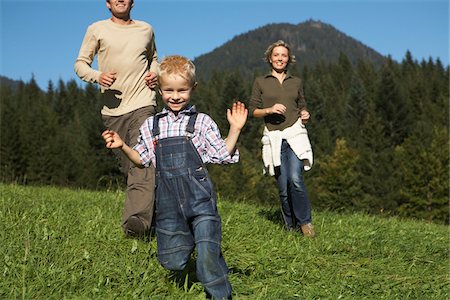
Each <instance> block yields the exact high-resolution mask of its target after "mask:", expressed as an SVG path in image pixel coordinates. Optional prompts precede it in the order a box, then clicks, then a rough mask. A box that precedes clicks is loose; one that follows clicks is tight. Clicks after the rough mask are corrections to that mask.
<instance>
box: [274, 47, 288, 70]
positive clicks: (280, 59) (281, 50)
mask: <svg viewBox="0 0 450 300" xmlns="http://www.w3.org/2000/svg"><path fill="white" fill-rule="evenodd" d="M288 61H289V50H288V49H287V48H286V47H283V46H278V47H275V48H273V50H272V55H271V56H270V63H271V64H272V69H274V70H275V71H277V72H283V71H284V70H286V68H287V65H288Z"/></svg>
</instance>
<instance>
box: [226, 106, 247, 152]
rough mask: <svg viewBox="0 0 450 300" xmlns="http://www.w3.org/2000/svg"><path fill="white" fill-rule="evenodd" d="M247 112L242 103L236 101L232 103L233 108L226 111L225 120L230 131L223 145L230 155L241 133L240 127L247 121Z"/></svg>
mask: <svg viewBox="0 0 450 300" xmlns="http://www.w3.org/2000/svg"><path fill="white" fill-rule="evenodd" d="M247 115H248V110H247V109H246V108H245V105H244V103H242V102H240V101H238V102H237V103H233V107H232V108H231V110H230V109H227V119H228V122H229V123H230V130H229V132H228V136H227V138H226V139H225V145H226V146H227V150H228V153H230V154H232V153H233V152H234V150H235V148H236V143H237V140H238V138H239V134H240V133H241V129H242V127H244V125H245V122H246V121H247Z"/></svg>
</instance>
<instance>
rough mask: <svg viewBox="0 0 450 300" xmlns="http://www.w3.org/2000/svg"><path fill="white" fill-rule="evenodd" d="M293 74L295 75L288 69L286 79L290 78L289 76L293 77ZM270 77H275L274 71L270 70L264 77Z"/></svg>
mask: <svg viewBox="0 0 450 300" xmlns="http://www.w3.org/2000/svg"><path fill="white" fill-rule="evenodd" d="M292 76H293V75H292V73H291V72H290V71H286V78H285V79H288V78H289V77H292ZM269 77H273V78H275V76H273V75H272V71H270V72H269V73H267V74H266V75H265V76H264V78H269Z"/></svg>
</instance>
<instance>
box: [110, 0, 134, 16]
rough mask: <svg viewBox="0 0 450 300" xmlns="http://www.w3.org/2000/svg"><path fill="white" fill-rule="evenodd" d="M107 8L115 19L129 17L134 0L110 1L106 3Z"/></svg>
mask: <svg viewBox="0 0 450 300" xmlns="http://www.w3.org/2000/svg"><path fill="white" fill-rule="evenodd" d="M106 7H108V9H109V10H110V11H111V13H112V15H113V16H114V17H117V18H123V17H128V16H129V15H130V11H131V8H132V7H133V0H108V1H106Z"/></svg>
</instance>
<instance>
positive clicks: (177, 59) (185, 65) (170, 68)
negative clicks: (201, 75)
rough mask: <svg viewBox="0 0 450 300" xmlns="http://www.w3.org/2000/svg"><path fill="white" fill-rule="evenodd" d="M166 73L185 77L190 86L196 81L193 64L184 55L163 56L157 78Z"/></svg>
mask: <svg viewBox="0 0 450 300" xmlns="http://www.w3.org/2000/svg"><path fill="white" fill-rule="evenodd" d="M167 75H178V76H181V77H182V78H184V79H186V80H187V81H188V82H189V83H190V84H191V85H192V86H194V85H195V83H196V77H195V65H194V64H193V63H192V61H190V60H189V59H187V58H186V57H184V56H181V55H171V56H167V57H165V58H164V59H163V60H162V62H161V64H160V66H159V78H161V77H162V76H167Z"/></svg>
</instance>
